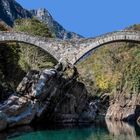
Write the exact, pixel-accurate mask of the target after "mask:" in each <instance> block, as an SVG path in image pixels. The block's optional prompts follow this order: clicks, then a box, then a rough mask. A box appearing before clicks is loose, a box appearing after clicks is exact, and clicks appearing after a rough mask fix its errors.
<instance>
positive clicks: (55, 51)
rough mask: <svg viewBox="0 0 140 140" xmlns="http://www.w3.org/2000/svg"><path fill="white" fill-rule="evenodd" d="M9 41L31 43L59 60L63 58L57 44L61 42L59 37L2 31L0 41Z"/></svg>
mask: <svg viewBox="0 0 140 140" xmlns="http://www.w3.org/2000/svg"><path fill="white" fill-rule="evenodd" d="M8 42H19V43H25V44H30V45H33V46H36V47H39V48H41V49H43V50H45V51H46V52H47V53H49V54H50V55H51V56H52V57H53V58H54V59H55V60H57V61H59V60H60V58H61V56H60V53H59V47H58V45H57V44H59V43H61V40H59V39H51V38H43V37H38V36H32V35H28V34H25V33H18V32H0V43H8Z"/></svg>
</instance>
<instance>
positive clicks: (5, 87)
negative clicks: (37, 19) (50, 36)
mask: <svg viewBox="0 0 140 140" xmlns="http://www.w3.org/2000/svg"><path fill="white" fill-rule="evenodd" d="M56 64H57V60H56V59H55V58H54V57H53V56H52V55H51V54H49V53H48V52H47V51H44V50H43V49H42V48H40V47H38V46H35V45H32V44H30V43H28V42H26V43H23V42H22V43H21V42H20V41H17V42H16V41H2V42H0V91H3V92H2V93H3V94H4V93H6V94H7V93H8V92H10V91H13V90H15V89H16V87H17V85H18V84H19V83H20V82H21V80H22V78H23V77H24V76H25V75H26V73H27V72H28V71H30V70H31V69H34V70H42V69H45V68H51V67H53V66H54V65H56ZM6 94H5V95H6ZM9 94H10V93H9ZM7 95H8V94H7ZM0 96H3V97H4V95H2V94H1V95H0Z"/></svg>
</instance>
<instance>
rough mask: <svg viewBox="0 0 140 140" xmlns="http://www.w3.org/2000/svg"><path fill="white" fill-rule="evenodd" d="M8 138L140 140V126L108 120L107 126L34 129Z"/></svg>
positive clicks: (38, 139)
mask: <svg viewBox="0 0 140 140" xmlns="http://www.w3.org/2000/svg"><path fill="white" fill-rule="evenodd" d="M7 140H140V127H138V126H137V127H135V126H131V125H129V124H126V123H121V122H120V123H116V122H115V123H112V122H107V125H106V126H105V125H103V126H102V125H100V126H98V125H94V126H90V127H87V128H65V129H56V130H42V131H34V132H30V133H25V134H22V135H19V136H17V137H11V138H10V137H9V138H7Z"/></svg>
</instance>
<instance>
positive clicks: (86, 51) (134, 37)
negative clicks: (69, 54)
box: [71, 31, 140, 64]
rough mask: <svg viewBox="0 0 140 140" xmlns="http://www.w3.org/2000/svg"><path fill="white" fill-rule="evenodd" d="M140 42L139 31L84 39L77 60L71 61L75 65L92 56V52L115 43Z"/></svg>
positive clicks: (76, 56)
mask: <svg viewBox="0 0 140 140" xmlns="http://www.w3.org/2000/svg"><path fill="white" fill-rule="evenodd" d="M124 41H128V42H138V43H140V32H139V31H118V32H112V33H107V34H105V35H101V36H99V37H96V38H89V39H83V40H81V41H80V42H79V44H80V47H79V48H80V49H79V52H78V53H77V54H76V55H75V58H74V59H73V60H71V62H72V63H73V64H76V63H78V62H79V61H80V60H81V59H85V58H87V57H88V56H90V55H91V54H92V52H93V51H94V50H95V49H97V48H99V47H101V46H103V45H106V44H110V43H113V42H124Z"/></svg>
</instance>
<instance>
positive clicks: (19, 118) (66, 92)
mask: <svg viewBox="0 0 140 140" xmlns="http://www.w3.org/2000/svg"><path fill="white" fill-rule="evenodd" d="M60 69H61V65H59V66H56V68H55V69H45V70H44V71H42V72H41V71H40V72H39V71H31V72H29V73H28V74H27V75H26V77H24V79H23V80H22V82H21V83H20V84H19V86H18V88H17V92H16V93H14V94H12V95H11V96H10V97H9V98H8V99H7V100H6V101H4V102H0V130H3V129H5V128H7V127H8V128H9V127H13V126H18V125H27V124H31V123H37V122H38V121H39V122H40V121H43V122H45V121H47V122H61V123H79V122H93V121H94V119H95V117H96V115H97V103H96V102H94V101H93V100H91V99H90V98H89V94H88V92H87V90H86V88H85V86H84V84H82V83H80V82H78V81H77V75H78V73H77V70H76V68H72V71H73V72H72V73H71V75H69V76H66V75H65V74H64V73H63V72H62V71H60Z"/></svg>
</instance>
